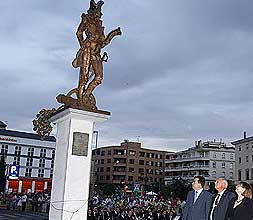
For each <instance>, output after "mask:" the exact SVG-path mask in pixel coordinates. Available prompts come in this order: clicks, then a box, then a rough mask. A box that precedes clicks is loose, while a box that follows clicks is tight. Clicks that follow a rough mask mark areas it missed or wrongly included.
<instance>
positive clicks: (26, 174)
mask: <svg viewBox="0 0 253 220" xmlns="http://www.w3.org/2000/svg"><path fill="white" fill-rule="evenodd" d="M31 175H32V169H31V168H26V169H25V176H26V177H31Z"/></svg>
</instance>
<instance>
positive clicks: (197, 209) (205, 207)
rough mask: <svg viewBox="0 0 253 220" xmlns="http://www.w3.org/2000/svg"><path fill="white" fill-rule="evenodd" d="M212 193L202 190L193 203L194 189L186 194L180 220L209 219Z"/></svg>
mask: <svg viewBox="0 0 253 220" xmlns="http://www.w3.org/2000/svg"><path fill="white" fill-rule="evenodd" d="M211 200H212V195H211V193H209V192H207V191H205V190H203V191H202V192H201V193H200V195H199V197H198V199H197V200H196V202H195V203H194V190H193V191H190V192H189V193H188V195H187V199H186V204H185V207H184V210H183V217H182V220H209V213H210V207H211Z"/></svg>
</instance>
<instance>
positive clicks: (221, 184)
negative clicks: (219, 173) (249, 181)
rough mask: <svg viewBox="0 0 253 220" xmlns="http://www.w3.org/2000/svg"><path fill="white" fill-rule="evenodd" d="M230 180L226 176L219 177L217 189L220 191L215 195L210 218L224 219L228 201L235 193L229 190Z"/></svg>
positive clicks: (214, 219)
mask: <svg viewBox="0 0 253 220" xmlns="http://www.w3.org/2000/svg"><path fill="white" fill-rule="evenodd" d="M227 187H228V182H227V180H225V179H224V178H218V179H216V181H215V189H216V190H217V191H218V193H217V194H215V195H214V196H213V199H212V205H211V211H210V220H224V219H225V216H226V212H227V209H228V203H229V202H230V200H231V199H232V198H234V197H235V194H234V193H232V192H229V191H228V190H227Z"/></svg>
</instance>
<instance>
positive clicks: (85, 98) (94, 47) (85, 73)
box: [33, 0, 121, 139]
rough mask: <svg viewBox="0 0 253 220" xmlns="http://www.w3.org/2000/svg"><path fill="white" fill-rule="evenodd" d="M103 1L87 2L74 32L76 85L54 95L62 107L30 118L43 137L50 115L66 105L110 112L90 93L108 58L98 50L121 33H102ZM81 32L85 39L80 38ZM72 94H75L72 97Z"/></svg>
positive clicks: (98, 80)
mask: <svg viewBox="0 0 253 220" xmlns="http://www.w3.org/2000/svg"><path fill="white" fill-rule="evenodd" d="M103 4H104V2H103V1H98V2H97V3H96V2H95V1H94V0H91V1H90V8H89V9H88V11H87V14H84V13H83V14H82V16H81V17H82V20H81V23H80V25H79V26H78V29H77V32H76V36H77V39H78V42H79V44H80V49H79V50H78V52H77V54H76V58H75V59H74V60H73V62H72V66H73V67H74V68H80V76H79V83H78V87H77V88H74V89H72V90H70V91H69V92H68V94H67V95H62V94H60V95H58V96H57V97H56V99H57V101H58V102H59V103H62V104H64V105H63V106H60V107H59V108H58V109H55V108H53V109H51V110H47V109H42V110H41V111H40V112H39V113H38V114H37V115H36V119H34V120H33V125H34V128H33V130H34V131H36V132H37V133H38V134H39V136H40V137H41V138H42V139H43V138H44V136H47V135H49V134H50V132H51V131H52V126H51V124H50V122H49V119H50V118H51V116H52V115H54V114H56V113H57V112H59V111H61V110H64V109H66V108H75V109H81V110H87V111H93V112H98V113H103V114H108V115H109V114H110V112H107V111H102V110H98V109H97V106H96V99H95V97H94V95H93V94H92V92H93V91H94V89H95V88H96V87H97V86H98V85H99V84H101V83H102V80H103V61H105V62H107V59H108V56H107V53H105V52H104V53H103V56H101V54H100V53H101V49H102V48H104V47H105V46H106V45H108V44H109V43H110V42H111V40H112V39H113V38H114V37H115V36H117V35H121V30H120V28H117V29H115V30H113V31H111V32H110V33H109V34H108V35H107V36H105V34H104V27H103V25H102V20H100V18H101V16H102V12H101V7H102V5H103ZM84 33H85V35H86V39H84V37H83V34H84ZM73 94H75V95H76V97H72V95H73Z"/></svg>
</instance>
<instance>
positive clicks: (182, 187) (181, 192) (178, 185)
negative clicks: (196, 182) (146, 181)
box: [162, 178, 192, 200]
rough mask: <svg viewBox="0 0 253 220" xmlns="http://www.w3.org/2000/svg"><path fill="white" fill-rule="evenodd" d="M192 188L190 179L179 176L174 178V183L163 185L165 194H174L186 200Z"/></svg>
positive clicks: (173, 195)
mask: <svg viewBox="0 0 253 220" xmlns="http://www.w3.org/2000/svg"><path fill="white" fill-rule="evenodd" d="M191 189H192V187H191V184H190V183H189V181H188V180H186V179H182V178H177V179H173V181H172V183H171V184H169V185H167V186H162V193H163V195H165V196H166V197H167V196H172V197H174V198H176V197H179V198H180V199H183V200H186V197H187V193H188V192H189V191H190V190H191Z"/></svg>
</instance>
